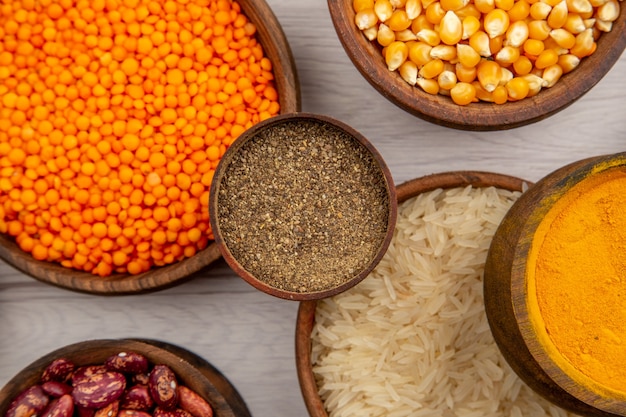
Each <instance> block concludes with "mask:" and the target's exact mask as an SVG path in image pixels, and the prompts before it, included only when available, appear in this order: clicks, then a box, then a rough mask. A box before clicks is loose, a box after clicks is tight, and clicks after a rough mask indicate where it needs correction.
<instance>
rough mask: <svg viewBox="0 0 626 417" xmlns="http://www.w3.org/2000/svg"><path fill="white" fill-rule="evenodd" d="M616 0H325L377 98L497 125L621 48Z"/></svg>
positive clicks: (583, 79) (621, 18) (451, 120)
mask: <svg viewBox="0 0 626 417" xmlns="http://www.w3.org/2000/svg"><path fill="white" fill-rule="evenodd" d="M621 6H623V4H622V0H353V1H347V0H328V7H329V10H330V15H331V18H332V21H333V24H334V26H335V29H336V32H337V35H338V37H339V40H340V41H341V43H342V45H343V47H344V49H345V51H346V53H347V55H348V56H349V57H350V59H351V60H352V62H353V64H354V65H355V67H356V68H357V69H358V71H359V72H360V73H361V74H362V75H363V77H364V78H365V79H367V81H368V82H369V83H370V84H371V85H372V86H373V87H374V88H375V89H376V90H377V91H378V92H379V93H381V94H382V95H383V96H384V97H386V98H387V99H388V100H390V101H391V102H393V103H394V104H396V105H397V106H398V107H400V108H402V109H403V110H405V111H407V112H409V113H411V114H413V115H415V116H417V117H420V118H422V119H424V120H427V121H429V122H432V123H435V124H439V125H442V126H447V127H451V128H455V129H462V130H504V129H511V128H515V127H519V126H523V125H527V124H530V123H534V122H537V121H540V120H542V119H545V118H547V117H549V116H551V115H553V114H555V113H557V112H559V111H561V110H563V109H564V108H566V107H567V106H569V105H570V104H572V103H573V102H575V101H576V100H578V99H579V98H581V97H582V96H583V95H584V94H586V93H587V92H588V91H589V90H590V89H591V88H592V87H593V86H594V85H596V84H597V83H598V82H599V81H600V80H601V79H602V77H604V75H605V74H606V73H607V72H608V71H609V70H610V69H611V67H612V66H613V65H614V64H615V62H616V61H617V60H618V59H619V57H620V55H621V54H622V53H623V51H624V48H625V47H626V37H624V36H623V34H624V30H625V29H626V12H625V11H624V7H621Z"/></svg>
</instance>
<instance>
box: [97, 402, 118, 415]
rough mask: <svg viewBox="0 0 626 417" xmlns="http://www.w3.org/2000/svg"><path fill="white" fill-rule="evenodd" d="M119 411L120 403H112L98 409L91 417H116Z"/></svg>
mask: <svg viewBox="0 0 626 417" xmlns="http://www.w3.org/2000/svg"><path fill="white" fill-rule="evenodd" d="M119 410H120V402H119V401H113V402H112V403H111V404H108V405H106V406H104V407H102V408H99V409H98V410H97V411H96V412H95V414H94V415H93V417H117V413H118V412H119Z"/></svg>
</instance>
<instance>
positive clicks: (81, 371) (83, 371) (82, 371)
mask: <svg viewBox="0 0 626 417" xmlns="http://www.w3.org/2000/svg"><path fill="white" fill-rule="evenodd" d="M107 371H108V369H107V367H106V366H104V365H88V366H81V367H80V368H78V369H76V370H75V371H74V373H73V374H72V378H71V381H72V386H76V385H78V384H80V383H81V382H83V381H85V380H88V379H89V378H91V377H92V376H94V375H97V374H103V373H105V372H107Z"/></svg>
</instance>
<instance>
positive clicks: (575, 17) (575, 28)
mask: <svg viewBox="0 0 626 417" xmlns="http://www.w3.org/2000/svg"><path fill="white" fill-rule="evenodd" d="M563 28H564V29H565V30H567V31H568V32H570V33H572V34H573V35H577V34H579V33H580V32H582V31H583V30H585V29H587V26H585V22H584V21H583V18H582V17H581V16H580V15H579V14H577V13H568V15H567V19H566V20H565V24H564V25H563Z"/></svg>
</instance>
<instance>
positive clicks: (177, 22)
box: [0, 0, 300, 294]
mask: <svg viewBox="0 0 626 417" xmlns="http://www.w3.org/2000/svg"><path fill="white" fill-rule="evenodd" d="M0 7H1V12H0V32H1V33H2V36H1V37H0V79H1V80H2V83H1V85H0V103H1V106H0V257H1V258H2V259H4V260H5V261H6V262H8V263H9V264H11V265H12V266H14V267H16V268H17V269H19V270H21V271H23V272H25V273H27V274H29V275H31V276H33V277H34V278H36V279H38V280H40V281H43V282H46V283H49V284H52V285H56V286H59V287H63V288H67V289H71V290H75V291H80V292H88V293H95V294H125V293H138V292H146V291H151V290H157V289H161V288H165V287H169V286H172V285H175V284H177V283H179V282H181V281H182V280H184V279H186V278H188V277H189V276H190V275H191V274H193V273H194V272H197V271H199V270H200V269H202V268H203V267H205V266H207V265H209V264H211V263H212V262H214V261H215V260H217V259H218V258H219V257H220V255H219V250H218V249H217V246H216V244H215V243H214V242H213V235H212V231H211V228H210V224H209V218H208V202H209V196H208V195H209V189H210V184H211V180H212V178H213V173H214V171H215V168H216V167H217V164H218V162H219V160H220V158H221V156H222V155H223V154H224V152H225V151H226V149H227V148H228V147H229V145H230V144H231V143H232V142H233V141H234V140H235V139H236V138H237V137H238V136H239V135H240V134H241V133H243V132H244V131H245V130H247V129H248V128H250V127H251V126H253V125H255V124H256V123H258V122H260V121H262V120H265V119H267V118H270V117H272V116H274V115H277V114H280V113H285V112H294V111H298V110H299V109H300V91H299V84H298V78H297V73H296V68H295V65H294V60H293V56H292V54H291V50H290V48H289V44H288V42H287V39H286V37H285V35H284V33H283V31H282V29H281V26H280V24H279V22H278V21H277V19H276V17H275V15H274V14H273V12H272V10H271V9H270V7H269V6H268V5H267V4H266V3H265V2H264V1H259V0H256V1H251V0H237V1H234V0H190V1H188V2H177V1H172V0H167V1H152V0H94V1H87V0H47V1H41V2H34V1H25V2H22V3H20V5H17V4H16V5H13V4H5V5H2V6H0Z"/></svg>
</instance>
